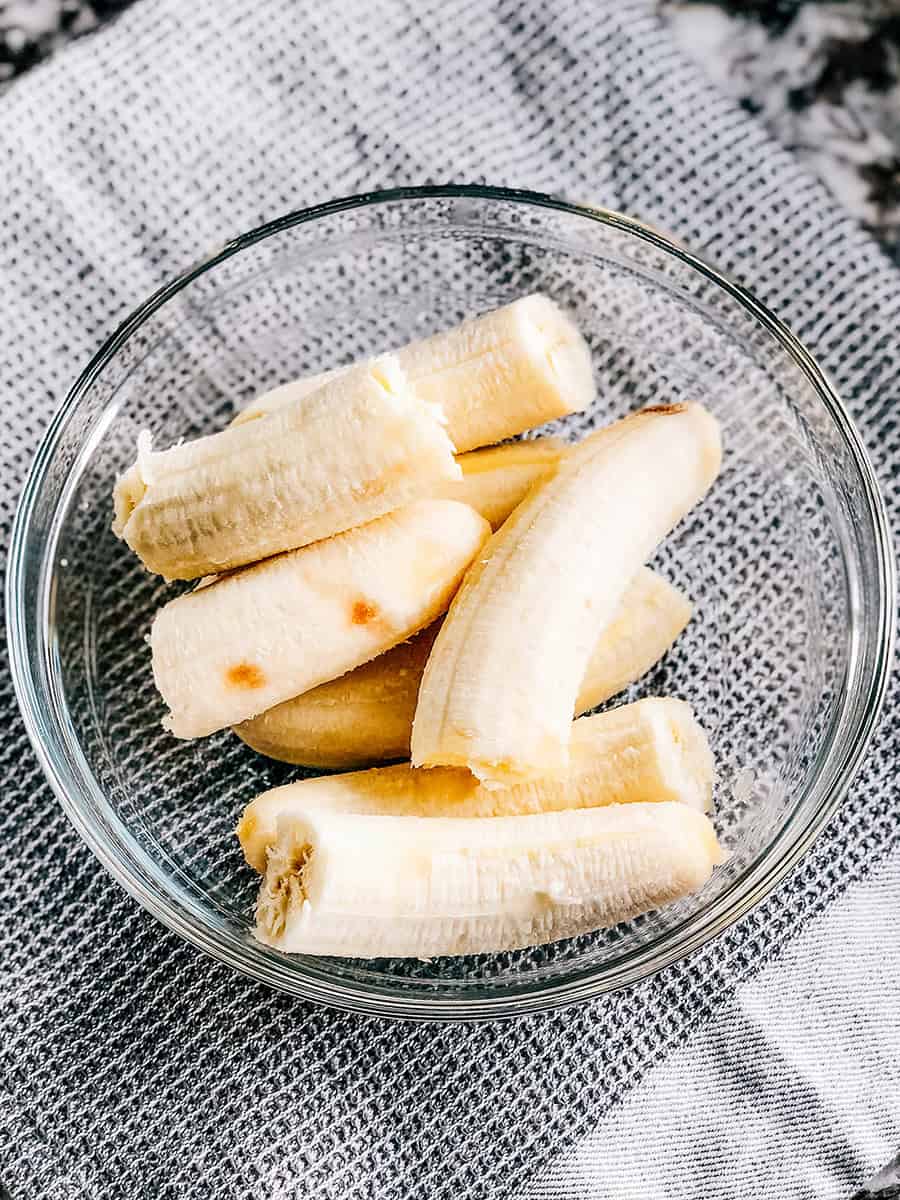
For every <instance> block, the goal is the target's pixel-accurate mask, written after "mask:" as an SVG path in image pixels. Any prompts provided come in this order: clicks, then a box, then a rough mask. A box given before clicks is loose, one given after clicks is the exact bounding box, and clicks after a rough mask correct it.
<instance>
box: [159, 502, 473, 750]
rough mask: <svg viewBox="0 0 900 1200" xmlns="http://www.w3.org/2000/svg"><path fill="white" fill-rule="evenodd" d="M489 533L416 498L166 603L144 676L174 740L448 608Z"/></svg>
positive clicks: (462, 511)
mask: <svg viewBox="0 0 900 1200" xmlns="http://www.w3.org/2000/svg"><path fill="white" fill-rule="evenodd" d="M489 534H490V526H489V525H488V523H487V522H486V521H485V520H484V518H483V517H481V516H479V514H478V513H476V512H475V511H474V510H473V509H471V508H469V507H468V506H467V505H464V504H460V503H458V502H457V501H454V500H431V499H428V500H419V501H415V502H414V503H412V504H409V505H406V506H405V507H403V508H400V509H397V510H395V511H394V512H392V513H389V514H387V515H386V516H384V517H380V518H379V519H378V520H376V521H372V522H370V523H369V524H367V525H363V526H360V527H358V528H356V529H351V530H349V531H348V532H346V533H342V534H338V535H336V536H335V537H332V538H328V539H326V540H324V541H321V542H316V543H315V544H313V545H311V546H305V547H303V548H302V549H300V550H294V551H290V552H289V553H287V554H282V555H279V556H278V557H276V558H272V559H268V560H266V561H265V562H262V563H257V564H256V565H254V566H251V567H245V568H244V569H242V570H240V571H236V572H234V573H233V574H230V575H226V576H224V577H222V578H220V579H217V580H216V581H214V582H212V583H210V584H209V585H208V586H205V587H201V588H197V589H195V590H194V591H193V592H190V593H188V594H187V595H184V596H179V597H178V598H177V599H175V600H172V601H170V603H168V604H166V605H165V606H164V607H163V608H162V609H161V610H160V611H159V613H158V614H157V616H156V619H155V620H154V622H153V627H152V630H151V634H150V645H151V649H152V661H153V675H154V679H155V681H156V686H157V688H158V689H159V691H160V693H161V694H162V697H163V699H164V700H165V702H166V704H167V705H168V706H169V709H170V715H169V716H168V717H167V718H166V719H165V721H164V724H165V725H166V727H167V728H169V729H170V730H171V731H172V733H174V734H175V735H176V737H181V738H192V737H202V736H204V735H206V734H209V733H213V732H215V731H216V730H218V729H223V728H224V727H225V726H227V725H233V724H235V723H237V722H239V721H243V720H246V719H247V718H249V717H252V716H254V715H255V714H257V713H259V712H262V711H264V710H265V709H268V708H271V707H272V706H273V705H275V704H279V703H281V701H283V700H286V699H288V698H289V697H291V696H295V695H298V694H299V693H300V692H303V691H305V690H306V689H308V688H312V687H315V686H316V685H318V684H320V683H323V682H325V681H326V680H328V679H334V678H336V677H337V676H339V675H342V674H344V673H345V672H346V671H348V670H351V669H352V668H354V667H356V666H359V665H360V664H361V663H363V662H366V661H368V660H369V659H370V658H374V657H375V656H376V655H378V654H381V653H383V652H384V651H385V650H388V649H389V648H390V647H391V646H395V645H396V644H397V643H398V642H402V641H404V640H405V639H406V638H408V637H410V636H411V635H412V634H413V633H416V632H417V631H418V630H420V629H422V628H424V627H425V626H426V625H428V624H430V623H431V622H432V621H433V620H434V619H435V618H436V617H437V616H439V615H440V614H441V613H442V612H444V611H445V609H446V607H447V605H448V604H449V602H450V599H451V597H452V596H453V593H454V592H455V590H456V589H457V587H458V586H459V582H460V579H461V578H462V576H463V573H464V572H465V570H466V568H467V567H468V565H469V563H470V562H471V561H472V559H473V558H474V557H475V555H477V554H478V552H479V550H480V549H481V547H482V545H483V544H484V542H485V541H486V539H487V537H488V536H489Z"/></svg>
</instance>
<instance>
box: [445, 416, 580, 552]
mask: <svg viewBox="0 0 900 1200" xmlns="http://www.w3.org/2000/svg"><path fill="white" fill-rule="evenodd" d="M567 452H568V447H567V446H566V445H565V443H564V442H561V441H559V440H558V439H557V438H549V437H544V438H532V439H530V440H528V441H524V442H507V443H506V445H504V446H487V447H485V448H484V449H483V450H470V451H469V452H468V454H460V455H457V459H456V462H457V465H458V466H459V468H460V470H461V472H462V478H461V479H450V480H447V481H446V482H442V483H439V484H436V485H435V487H434V489H433V490H432V492H431V494H432V495H434V496H442V497H443V498H444V499H446V500H461V501H462V503H463V504H470V505H471V506H472V508H474V509H475V510H476V512H480V513H481V515H482V516H483V517H484V519H485V520H486V521H490V523H491V528H492V529H499V528H500V526H501V525H502V524H503V522H504V521H505V520H506V518H507V517H508V516H509V514H510V513H511V512H512V511H513V509H514V508H516V507H517V506H518V505H519V504H521V503H522V501H523V500H524V499H525V497H526V496H527V495H528V493H529V492H530V491H531V489H532V487H533V486H534V485H535V484H536V483H539V482H541V481H543V480H544V479H548V478H549V477H550V476H551V475H552V474H553V473H554V471H555V470H556V469H557V467H558V466H559V463H560V461H561V460H562V458H563V456H564V455H565V454H566V453H567Z"/></svg>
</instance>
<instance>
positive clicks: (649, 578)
mask: <svg viewBox="0 0 900 1200" xmlns="http://www.w3.org/2000/svg"><path fill="white" fill-rule="evenodd" d="M481 511H482V513H484V511H485V510H484V508H482V509H481ZM690 616H691V604H690V601H689V600H688V599H687V598H686V597H685V596H683V595H682V594H681V592H679V591H678V590H677V589H676V588H674V587H672V585H671V584H670V583H667V582H666V580H664V579H662V578H661V577H660V576H659V575H656V574H654V573H653V571H651V570H649V569H648V568H647V567H642V568H641V569H640V571H638V573H637V575H636V576H635V577H634V579H633V580H632V581H631V584H630V585H629V587H628V590H627V591H626V593H625V595H624V597H623V598H622V603H621V604H620V606H619V611H618V613H617V615H616V616H615V617H614V618H613V620H612V622H611V623H610V624H609V625H607V626H605V627H604V628H603V630H602V631H601V633H600V636H599V638H598V640H597V642H596V645H595V647H594V650H593V653H592V654H591V658H590V661H589V662H588V667H587V671H586V672H585V676H584V679H583V680H582V681H581V688H580V690H579V693H578V700H577V702H576V705H575V715H576V716H578V715H580V714H581V713H583V712H587V710H588V709H590V708H593V707H594V706H595V705H597V704H601V703H602V702H603V701H604V700H608V699H609V697H610V696H614V695H615V694H616V693H617V692H620V691H622V689H623V688H625V687H627V686H628V685H629V684H630V683H633V682H634V681H635V680H636V679H640V677H641V676H642V675H644V674H645V673H646V672H647V671H649V670H650V668H651V667H652V666H653V664H654V663H655V662H657V660H658V659H660V658H662V656H663V655H664V654H665V653H666V651H667V650H668V649H669V648H670V646H671V645H672V643H673V642H674V641H675V639H676V638H677V637H678V635H679V634H680V633H681V632H682V630H683V629H684V627H685V625H687V623H688V621H689V619H690ZM437 631H438V625H432V626H431V627H430V628H428V629H423V630H422V632H421V633H419V634H417V635H416V637H414V638H413V639H412V640H411V641H409V642H404V643H403V644H402V645H400V646H395V647H394V649H393V650H389V651H388V652H387V653H386V654H382V655H380V656H379V657H378V658H375V659H373V660H372V661H371V662H368V663H365V664H364V665H363V666H361V667H357V668H356V670H355V671H351V672H349V674H347V675H342V676H341V677H340V679H333V680H331V681H330V682H328V683H323V684H321V685H320V686H319V687H317V688H313V689H312V690H311V691H308V692H304V693H303V695H302V696H295V697H294V698H293V699H292V700H286V701H285V702H284V703H283V704H278V705H276V706H275V707H274V708H270V709H269V710H268V711H267V712H264V713H260V715H259V716H258V717H254V718H253V719H252V720H250V721H244V722H243V723H242V724H240V725H236V726H235V728H234V732H235V733H236V734H237V735H238V737H240V738H241V739H242V740H243V741H245V742H246V743H247V745H248V746H251V747H252V748H253V749H254V750H257V751H258V752H259V753H260V754H267V755H268V756H269V757H270V758H277V759H281V760H282V761H283V762H291V763H299V764H302V765H303V766H307V767H320V768H322V769H324V770H347V769H348V768H352V767H358V766H365V765H367V764H368V763H375V762H386V761H388V760H390V759H392V758H408V757H409V738H410V731H411V729H412V722H413V716H414V715H415V710H416V699H417V697H418V694H419V685H420V684H421V682H422V673H423V671H424V670H425V663H426V662H427V660H428V655H429V653H430V652H431V647H432V645H433V644H434V639H435V638H436V636H437ZM576 729H577V726H576Z"/></svg>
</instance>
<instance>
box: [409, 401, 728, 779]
mask: <svg viewBox="0 0 900 1200" xmlns="http://www.w3.org/2000/svg"><path fill="white" fill-rule="evenodd" d="M720 464H721V442H720V435H719V427H718V424H717V422H716V421H715V419H714V418H713V417H712V416H711V415H710V413H708V412H707V411H706V410H705V409H704V408H702V407H701V406H700V405H698V404H677V405H671V406H663V407H655V408H649V409H644V410H643V411H642V412H639V413H635V414H633V415H632V416H629V417H626V418H625V419H624V420H622V421H619V422H617V423H616V424H614V425H611V426H609V427H607V428H605V429H602V430H599V431H598V432H596V433H594V434H592V435H591V436H589V437H588V438H586V439H585V440H584V441H583V442H582V443H580V445H578V446H576V447H575V448H574V449H573V450H572V451H571V452H570V453H569V454H568V455H566V456H565V458H564V459H563V461H562V462H561V463H560V465H559V467H558V469H557V471H556V473H555V474H554V475H553V477H552V478H551V479H549V480H548V481H547V482H544V483H542V484H538V485H537V486H536V487H535V489H534V490H533V491H532V492H531V493H530V494H529V496H528V497H527V498H526V499H525V500H524V501H523V502H522V503H521V504H520V505H519V507H518V508H517V509H516V510H515V511H514V512H513V514H512V515H511V516H510V517H509V519H508V520H507V521H506V522H505V523H504V525H503V526H502V527H501V528H500V529H499V530H498V532H497V533H495V534H494V536H493V538H492V539H491V540H490V542H489V543H488V545H487V546H486V547H485V551H484V553H483V554H482V555H480V556H479V559H478V561H477V562H476V563H475V564H474V565H473V567H472V569H471V570H470V571H469V572H468V574H467V575H466V578H465V580H464V582H463V585H462V587H461V588H460V590H459V592H458V593H457V595H456V597H455V598H454V601H453V604H452V605H451V608H450V611H449V613H448V615H447V618H446V620H445V621H444V623H443V625H442V626H441V629H440V632H439V633H438V635H437V638H436V639H435V643H434V647H433V649H432V651H431V655H430V657H429V659H428V663H427V665H426V667H425V672H424V674H423V676H422V683H421V687H420V689H419V696H418V702H417V706H416V713H415V719H414V722H413V731H412V738H411V757H412V762H413V764H414V765H416V766H428V767H430V766H441V765H444V766H466V767H469V768H470V769H471V770H472V771H473V772H474V773H475V774H476V775H477V776H478V777H479V778H481V779H484V780H486V781H493V782H496V783H498V784H509V783H512V782H515V781H517V780H523V779H529V778H534V777H536V776H540V775H544V774H547V773H548V772H554V771H560V770H564V769H565V767H566V764H567V761H568V742H569V735H570V731H571V721H572V714H573V712H574V709H575V703H576V699H577V696H578V691H579V687H580V685H581V681H582V678H583V677H584V673H585V670H586V667H587V663H588V659H589V656H590V653H591V649H592V647H593V645H594V644H595V639H596V636H597V630H598V628H602V627H603V625H604V624H606V623H607V622H609V621H611V620H612V619H613V617H614V615H615V612H616V609H617V608H618V606H619V604H620V602H621V600H622V596H623V594H624V592H625V589H626V588H627V586H628V583H629V581H630V580H631V579H632V578H633V576H634V574H635V572H636V571H637V569H638V568H639V567H640V566H641V564H642V563H644V562H645V561H646V559H647V558H648V557H649V556H650V555H651V554H652V553H653V550H654V549H655V547H656V545H657V544H658V543H659V541H660V540H661V539H662V538H663V537H665V536H666V534H667V533H668V532H669V531H670V530H671V529H672V527H673V526H674V525H675V524H676V523H677V521H678V520H680V518H681V517H683V516H684V515H685V513H686V512H688V510H689V509H690V508H691V507H692V506H693V505H694V504H695V503H696V502H697V501H698V500H699V499H700V497H701V496H702V495H703V494H704V493H705V492H706V490H707V489H708V488H709V486H710V484H711V483H712V481H713V480H714V479H715V477H716V475H717V474H718V471H719V467H720Z"/></svg>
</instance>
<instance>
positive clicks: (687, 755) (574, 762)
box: [237, 697, 715, 873]
mask: <svg viewBox="0 0 900 1200" xmlns="http://www.w3.org/2000/svg"><path fill="white" fill-rule="evenodd" d="M714 773H715V772H714V765H713V757H712V752H711V750H710V748H709V742H708V741H707V739H706V735H705V734H704V732H703V730H702V729H701V727H700V725H699V724H698V723H697V721H696V719H695V717H694V714H693V713H692V711H691V708H690V705H689V704H685V703H684V701H683V700H671V699H657V698H655V697H653V698H650V699H647V700H638V701H636V702H635V703H634V704H623V705H621V707H619V708H614V709H612V710H611V711H609V712H605V713H597V714H596V715H595V716H592V717H582V719H581V720H580V721H575V723H574V724H573V726H572V750H571V758H570V762H569V767H568V770H567V771H566V772H565V774H560V775H556V776H547V777H546V778H544V779H537V780H533V781H532V782H529V783H520V784H515V785H513V786H512V787H509V788H490V787H485V785H484V784H483V783H479V781H478V780H477V779H476V778H475V776H474V775H472V773H471V772H470V771H466V770H464V769H463V768H461V767H432V768H431V769H429V770H417V769H416V768H415V767H410V765H409V764H408V763H401V764H398V765H397V766H394V767H378V768H375V769H374V770H371V771H353V772H350V773H349V774H346V775H327V776H321V777H319V778H317V779H301V780H299V781H297V782H295V783H289V784H286V785H285V786H283V787H278V788H272V789H271V790H269V791H267V792H263V793H262V794H261V795H259V796H257V797H256V799H255V800H253V801H251V803H250V804H248V805H247V807H246V808H245V809H244V814H243V816H242V817H241V820H240V822H239V824H238V827H237V836H238V840H239V841H240V843H241V848H242V849H243V851H244V856H245V858H246V859H247V862H248V863H249V864H250V866H251V867H253V868H254V869H255V870H257V871H259V872H260V873H262V872H263V871H265V867H266V855H267V848H268V847H269V846H271V845H274V843H275V841H276V838H277V835H278V829H279V823H280V822H281V821H282V820H283V819H290V820H294V819H295V818H299V817H303V815H304V814H306V813H308V812H352V813H365V814H369V815H378V814H380V815H381V816H394V817H413V816H418V817H509V816H524V815H526V814H528V813H535V812H552V811H557V810H559V809H563V808H598V807H602V806H604V805H608V804H635V803H645V802H646V803H651V802H660V801H664V800H666V801H667V800H672V801H677V802H680V803H682V804H687V805H689V806H690V807H692V808H696V809H698V810H699V811H701V812H702V811H705V810H707V809H709V807H710V806H711V803H712V788H713V777H714Z"/></svg>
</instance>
